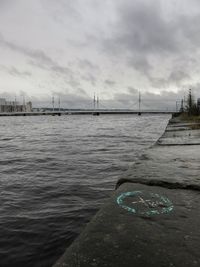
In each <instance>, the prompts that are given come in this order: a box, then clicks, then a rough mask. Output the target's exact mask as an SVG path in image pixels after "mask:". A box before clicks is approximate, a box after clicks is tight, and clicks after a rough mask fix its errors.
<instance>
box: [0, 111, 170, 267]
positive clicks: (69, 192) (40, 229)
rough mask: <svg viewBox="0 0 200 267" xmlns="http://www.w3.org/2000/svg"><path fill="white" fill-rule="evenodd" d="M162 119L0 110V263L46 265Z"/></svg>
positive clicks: (75, 232) (95, 207)
mask: <svg viewBox="0 0 200 267" xmlns="http://www.w3.org/2000/svg"><path fill="white" fill-rule="evenodd" d="M168 119H169V116H166V115H154V116H147V115H145V116H140V117H138V116H133V115H114V116H113V115H104V116H99V117H96V116H87V115H83V116H72V115H71V116H61V117H51V116H40V117H10V118H9V117H1V118H0V151H1V155H0V193H1V194H0V266H2V267H8V266H9V267H12V266H20V267H23V266H26V267H41V266H42V267H49V266H51V265H52V264H53V263H54V262H55V261H56V259H57V258H58V257H59V256H60V255H62V253H63V252H64V250H65V249H66V247H67V246H69V244H70V243H71V242H72V241H73V240H74V238H75V237H76V236H77V235H78V234H79V233H80V232H81V230H82V229H83V227H84V226H85V224H86V223H87V222H88V221H89V220H90V219H91V217H92V216H93V215H94V214H95V212H96V211H97V210H98V209H99V207H100V206H101V204H102V203H103V202H104V201H105V199H107V198H108V197H109V193H110V191H111V190H113V188H114V186H115V183H116V181H117V179H118V178H119V177H120V175H122V174H124V172H125V171H126V170H127V169H128V168H129V166H130V165H131V164H132V163H133V162H134V161H135V160H136V159H137V157H138V156H139V155H140V154H141V153H142V151H143V150H144V149H146V148H148V147H149V146H151V145H152V144H153V143H154V142H155V141H156V140H157V139H158V138H159V136H160V135H161V134H162V132H163V131H164V128H165V126H166V124H167V121H168Z"/></svg>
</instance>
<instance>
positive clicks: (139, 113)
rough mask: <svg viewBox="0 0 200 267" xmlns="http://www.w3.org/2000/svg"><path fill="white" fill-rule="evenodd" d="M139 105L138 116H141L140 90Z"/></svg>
mask: <svg viewBox="0 0 200 267" xmlns="http://www.w3.org/2000/svg"><path fill="white" fill-rule="evenodd" d="M138 105H139V112H138V115H141V93H140V90H139V98H138Z"/></svg>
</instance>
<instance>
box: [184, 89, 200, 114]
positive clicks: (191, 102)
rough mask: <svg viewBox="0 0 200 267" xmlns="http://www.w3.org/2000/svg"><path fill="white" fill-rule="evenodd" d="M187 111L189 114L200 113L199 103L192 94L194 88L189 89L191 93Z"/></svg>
mask: <svg viewBox="0 0 200 267" xmlns="http://www.w3.org/2000/svg"><path fill="white" fill-rule="evenodd" d="M186 111H187V113H188V115H189V116H192V115H198V114H199V109H198V106H197V104H196V103H195V101H194V97H193V95H192V90H191V89H189V93H188V98H187V105H186Z"/></svg>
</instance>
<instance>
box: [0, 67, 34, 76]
mask: <svg viewBox="0 0 200 267" xmlns="http://www.w3.org/2000/svg"><path fill="white" fill-rule="evenodd" d="M0 70H3V71H5V72H7V73H8V74H10V75H12V76H18V77H30V76H31V75H32V74H31V72H29V71H21V70H19V69H17V68H16V67H13V66H12V67H6V66H2V65H0Z"/></svg>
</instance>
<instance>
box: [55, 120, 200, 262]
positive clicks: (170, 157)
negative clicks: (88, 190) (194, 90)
mask: <svg viewBox="0 0 200 267" xmlns="http://www.w3.org/2000/svg"><path fill="white" fill-rule="evenodd" d="M178 129H179V130H178ZM193 129H195V130H194V132H193ZM199 140H200V129H198V127H196V125H195V127H193V124H191V123H186V122H185V123H182V122H181V121H179V120H178V119H176V120H175V119H174V120H171V121H170V122H169V124H168V126H167V128H166V130H165V132H164V134H163V135H162V137H161V138H160V139H159V140H158V142H156V144H155V145H154V146H153V147H151V148H150V149H148V150H147V151H146V152H145V153H144V154H143V155H141V157H140V159H139V160H138V161H137V162H135V163H134V164H133V166H132V167H130V169H129V170H128V172H127V173H125V175H124V177H122V178H121V179H120V180H119V181H118V183H117V186H116V190H115V192H113V193H112V195H111V197H110V199H109V200H108V201H107V202H106V203H105V205H104V206H103V207H102V208H101V209H100V210H99V212H98V213H97V214H96V215H95V216H94V218H93V219H92V221H91V222H90V223H89V224H88V225H87V226H86V228H85V229H84V231H83V232H82V233H81V234H80V236H79V237H78V238H77V239H76V240H75V241H74V242H73V243H72V245H71V246H70V247H69V248H68V249H67V250H66V252H65V253H64V255H63V256H62V257H61V258H60V259H58V261H57V262H56V263H55V265H53V267H60V266H66V267H76V266H80V267H89V266H96V267H104V266H107V267H118V266H119V267H121V266H123V267H132V266H136V267H147V266H148V267H156V266H160V267H161V266H163V267H193V266H194V267H197V266H200V254H199V245H200V230H199V220H200V205H199V197H200V175H199V174H200V166H199V162H200V152H199V151H200V150H199V148H200V144H199Z"/></svg>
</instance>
